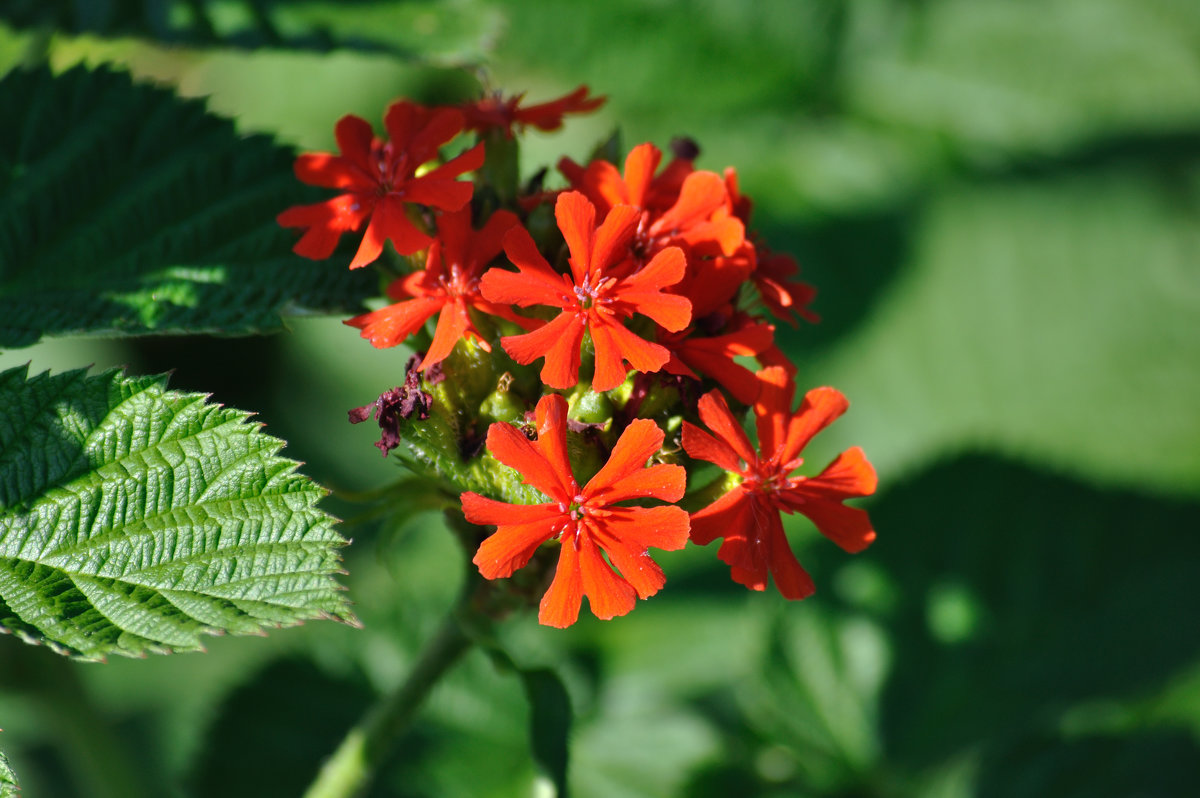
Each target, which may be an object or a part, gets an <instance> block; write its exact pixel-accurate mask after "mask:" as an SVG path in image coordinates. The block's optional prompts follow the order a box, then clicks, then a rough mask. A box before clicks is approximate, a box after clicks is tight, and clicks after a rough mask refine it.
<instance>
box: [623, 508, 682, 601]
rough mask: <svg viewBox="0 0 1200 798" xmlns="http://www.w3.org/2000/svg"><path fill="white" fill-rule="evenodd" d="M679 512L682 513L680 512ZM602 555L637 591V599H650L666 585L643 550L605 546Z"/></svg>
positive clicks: (658, 568) (657, 568)
mask: <svg viewBox="0 0 1200 798" xmlns="http://www.w3.org/2000/svg"><path fill="white" fill-rule="evenodd" d="M662 509H664V510H666V509H670V508H666V507H664V508H662ZM680 512H683V511H682V510H680ZM604 553H605V554H607V555H608V559H609V562H611V563H612V564H613V566H615V567H616V569H617V570H618V571H619V572H620V573H621V578H622V579H623V580H625V582H626V583H628V584H629V586H630V587H632V588H633V589H634V590H635V591H637V595H638V598H643V599H645V598H650V597H651V596H653V595H654V594H655V593H657V592H658V591H659V589H660V588H662V586H663V585H665V584H666V583H667V577H666V576H665V575H664V574H663V572H662V568H660V567H659V565H658V563H656V562H655V561H654V559H653V558H652V557H651V556H650V555H649V554H647V553H646V550H645V549H644V548H637V547H634V546H627V545H623V544H621V543H615V544H613V545H610V546H606V547H605V549H604Z"/></svg>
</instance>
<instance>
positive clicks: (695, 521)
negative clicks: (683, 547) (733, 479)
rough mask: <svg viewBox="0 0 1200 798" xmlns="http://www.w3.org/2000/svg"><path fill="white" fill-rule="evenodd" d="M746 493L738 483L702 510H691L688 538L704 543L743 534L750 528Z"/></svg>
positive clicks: (751, 525)
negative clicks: (689, 535) (689, 536)
mask: <svg viewBox="0 0 1200 798" xmlns="http://www.w3.org/2000/svg"><path fill="white" fill-rule="evenodd" d="M750 505H751V499H750V496H749V494H748V493H747V492H746V491H745V490H743V489H742V487H741V486H740V485H739V486H738V487H735V488H734V489H733V490H731V491H729V492H728V493H726V494H725V495H724V496H722V497H721V498H719V499H717V500H716V501H715V502H713V503H712V504H710V505H708V506H707V507H705V508H704V509H703V510H700V511H698V512H694V513H692V516H691V539H692V542H693V543H696V544H699V545H701V546H707V545H708V544H709V543H712V542H713V541H714V540H716V539H717V538H734V537H738V538H745V537H746V536H747V535H749V534H751V533H752V532H753V531H754V530H753V524H754V517H753V515H752V514H751V506H750Z"/></svg>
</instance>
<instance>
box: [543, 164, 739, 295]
mask: <svg viewBox="0 0 1200 798" xmlns="http://www.w3.org/2000/svg"><path fill="white" fill-rule="evenodd" d="M661 160H662V152H661V151H660V150H659V149H658V148H657V147H655V146H654V145H653V144H650V143H646V144H639V145H638V146H636V147H634V148H633V149H632V150H630V151H629V155H628V156H626V158H625V173H624V175H623V176H622V174H621V172H619V171H618V170H617V167H616V166H614V165H613V164H611V163H609V162H608V161H604V160H595V161H592V162H591V163H589V164H588V165H587V167H586V168H585V169H581V168H579V167H578V166H577V165H575V164H572V163H570V162H563V163H560V164H559V168H560V169H561V170H563V172H564V173H565V174H566V175H567V177H568V179H569V180H570V181H571V183H572V185H574V186H575V187H576V188H578V189H579V190H580V191H582V192H583V193H584V194H585V195H586V196H587V197H588V198H589V199H591V200H592V201H593V202H594V203H596V206H597V207H598V208H599V209H600V212H601V214H602V215H603V214H604V213H605V212H607V210H608V209H609V208H611V207H613V206H614V205H617V204H625V205H631V206H633V207H635V208H637V209H638V210H639V211H642V216H641V219H640V221H639V223H638V229H637V233H636V235H635V237H634V240H633V249H634V252H635V253H636V254H637V255H638V256H640V257H642V258H649V257H651V256H653V255H654V254H655V253H656V252H658V251H659V250H661V249H662V248H663V247H667V246H679V247H683V249H684V253H685V255H686V256H687V267H688V268H687V271H686V272H685V276H684V278H683V279H682V280H680V281H679V282H678V283H677V284H676V285H675V286H674V287H673V288H672V289H671V293H674V294H679V295H680V296H684V297H687V299H688V300H689V301H690V302H691V303H692V311H693V316H695V317H696V318H700V317H702V316H706V315H708V314H709V313H711V312H713V311H714V310H717V309H718V308H720V307H721V306H723V305H725V304H726V303H728V302H729V301H730V300H731V299H732V298H733V296H734V295H735V294H736V293H737V290H738V288H739V287H740V286H741V284H742V283H743V282H745V280H746V278H747V277H748V276H749V274H750V271H751V270H752V269H753V268H754V262H753V260H752V259H749V258H748V257H747V256H746V255H747V253H745V252H744V250H747V248H748V245H747V244H746V242H745V235H746V229H745V225H744V224H743V223H742V220H741V219H738V218H737V217H736V216H734V214H733V210H732V206H731V205H730V200H729V193H728V190H727V188H726V183H725V179H724V178H722V177H721V176H720V175H717V174H716V173H714V172H705V171H695V170H693V169H692V165H691V161H689V160H686V159H682V158H676V159H675V160H673V161H671V163H670V164H669V165H668V166H667V168H666V169H664V170H663V172H662V173H661V174H658V175H655V172H656V171H657V170H658V165H659V162H660V161H661ZM749 254H752V250H751V251H750V253H749Z"/></svg>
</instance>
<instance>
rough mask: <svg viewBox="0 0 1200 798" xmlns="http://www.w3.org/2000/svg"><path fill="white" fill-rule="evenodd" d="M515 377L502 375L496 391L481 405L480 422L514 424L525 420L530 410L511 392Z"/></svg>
mask: <svg viewBox="0 0 1200 798" xmlns="http://www.w3.org/2000/svg"><path fill="white" fill-rule="evenodd" d="M512 383H513V376H512V374H510V373H509V372H507V371H506V372H504V373H503V374H501V375H500V379H499V380H497V381H496V390H494V391H492V392H491V393H490V394H488V395H487V397H486V398H485V399H484V400H483V402H482V404H480V405H479V418H480V421H481V422H483V423H486V424H490V423H492V422H494V421H504V422H507V423H514V422H518V421H521V420H523V419H524V418H525V411H526V410H527V409H528V408H527V407H526V404H525V400H524V399H522V398H521V397H520V396H518V395H517V394H516V393H515V392H513V391H512V390H510V388H511V387H512Z"/></svg>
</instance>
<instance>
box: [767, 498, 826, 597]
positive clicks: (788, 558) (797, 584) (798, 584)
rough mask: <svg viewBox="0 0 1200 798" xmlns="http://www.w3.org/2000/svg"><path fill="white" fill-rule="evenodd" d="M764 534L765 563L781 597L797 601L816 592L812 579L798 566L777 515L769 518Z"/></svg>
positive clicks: (798, 562)
mask: <svg viewBox="0 0 1200 798" xmlns="http://www.w3.org/2000/svg"><path fill="white" fill-rule="evenodd" d="M765 534H766V544H767V551H766V554H767V563H768V565H769V566H770V569H771V576H773V577H774V578H775V587H777V588H779V592H780V593H781V594H783V597H784V598H786V599H790V600H792V601H799V600H800V599H805V598H808V597H809V596H811V595H812V594H813V593H815V592H817V586H816V585H814V584H813V580H812V577H811V576H809V575H808V572H807V571H805V570H804V568H803V567H802V566H801V565H800V561H799V560H797V559H796V555H795V554H794V553H793V552H792V547H791V546H790V545H788V541H787V536H786V535H785V534H784V531H783V522H782V521H781V520H780V518H779V515H778V514H777V513H776V514H775V515H774V516H773V517H772V518H771V520H770V525H769V527H768V529H767V531H766V533H765Z"/></svg>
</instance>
